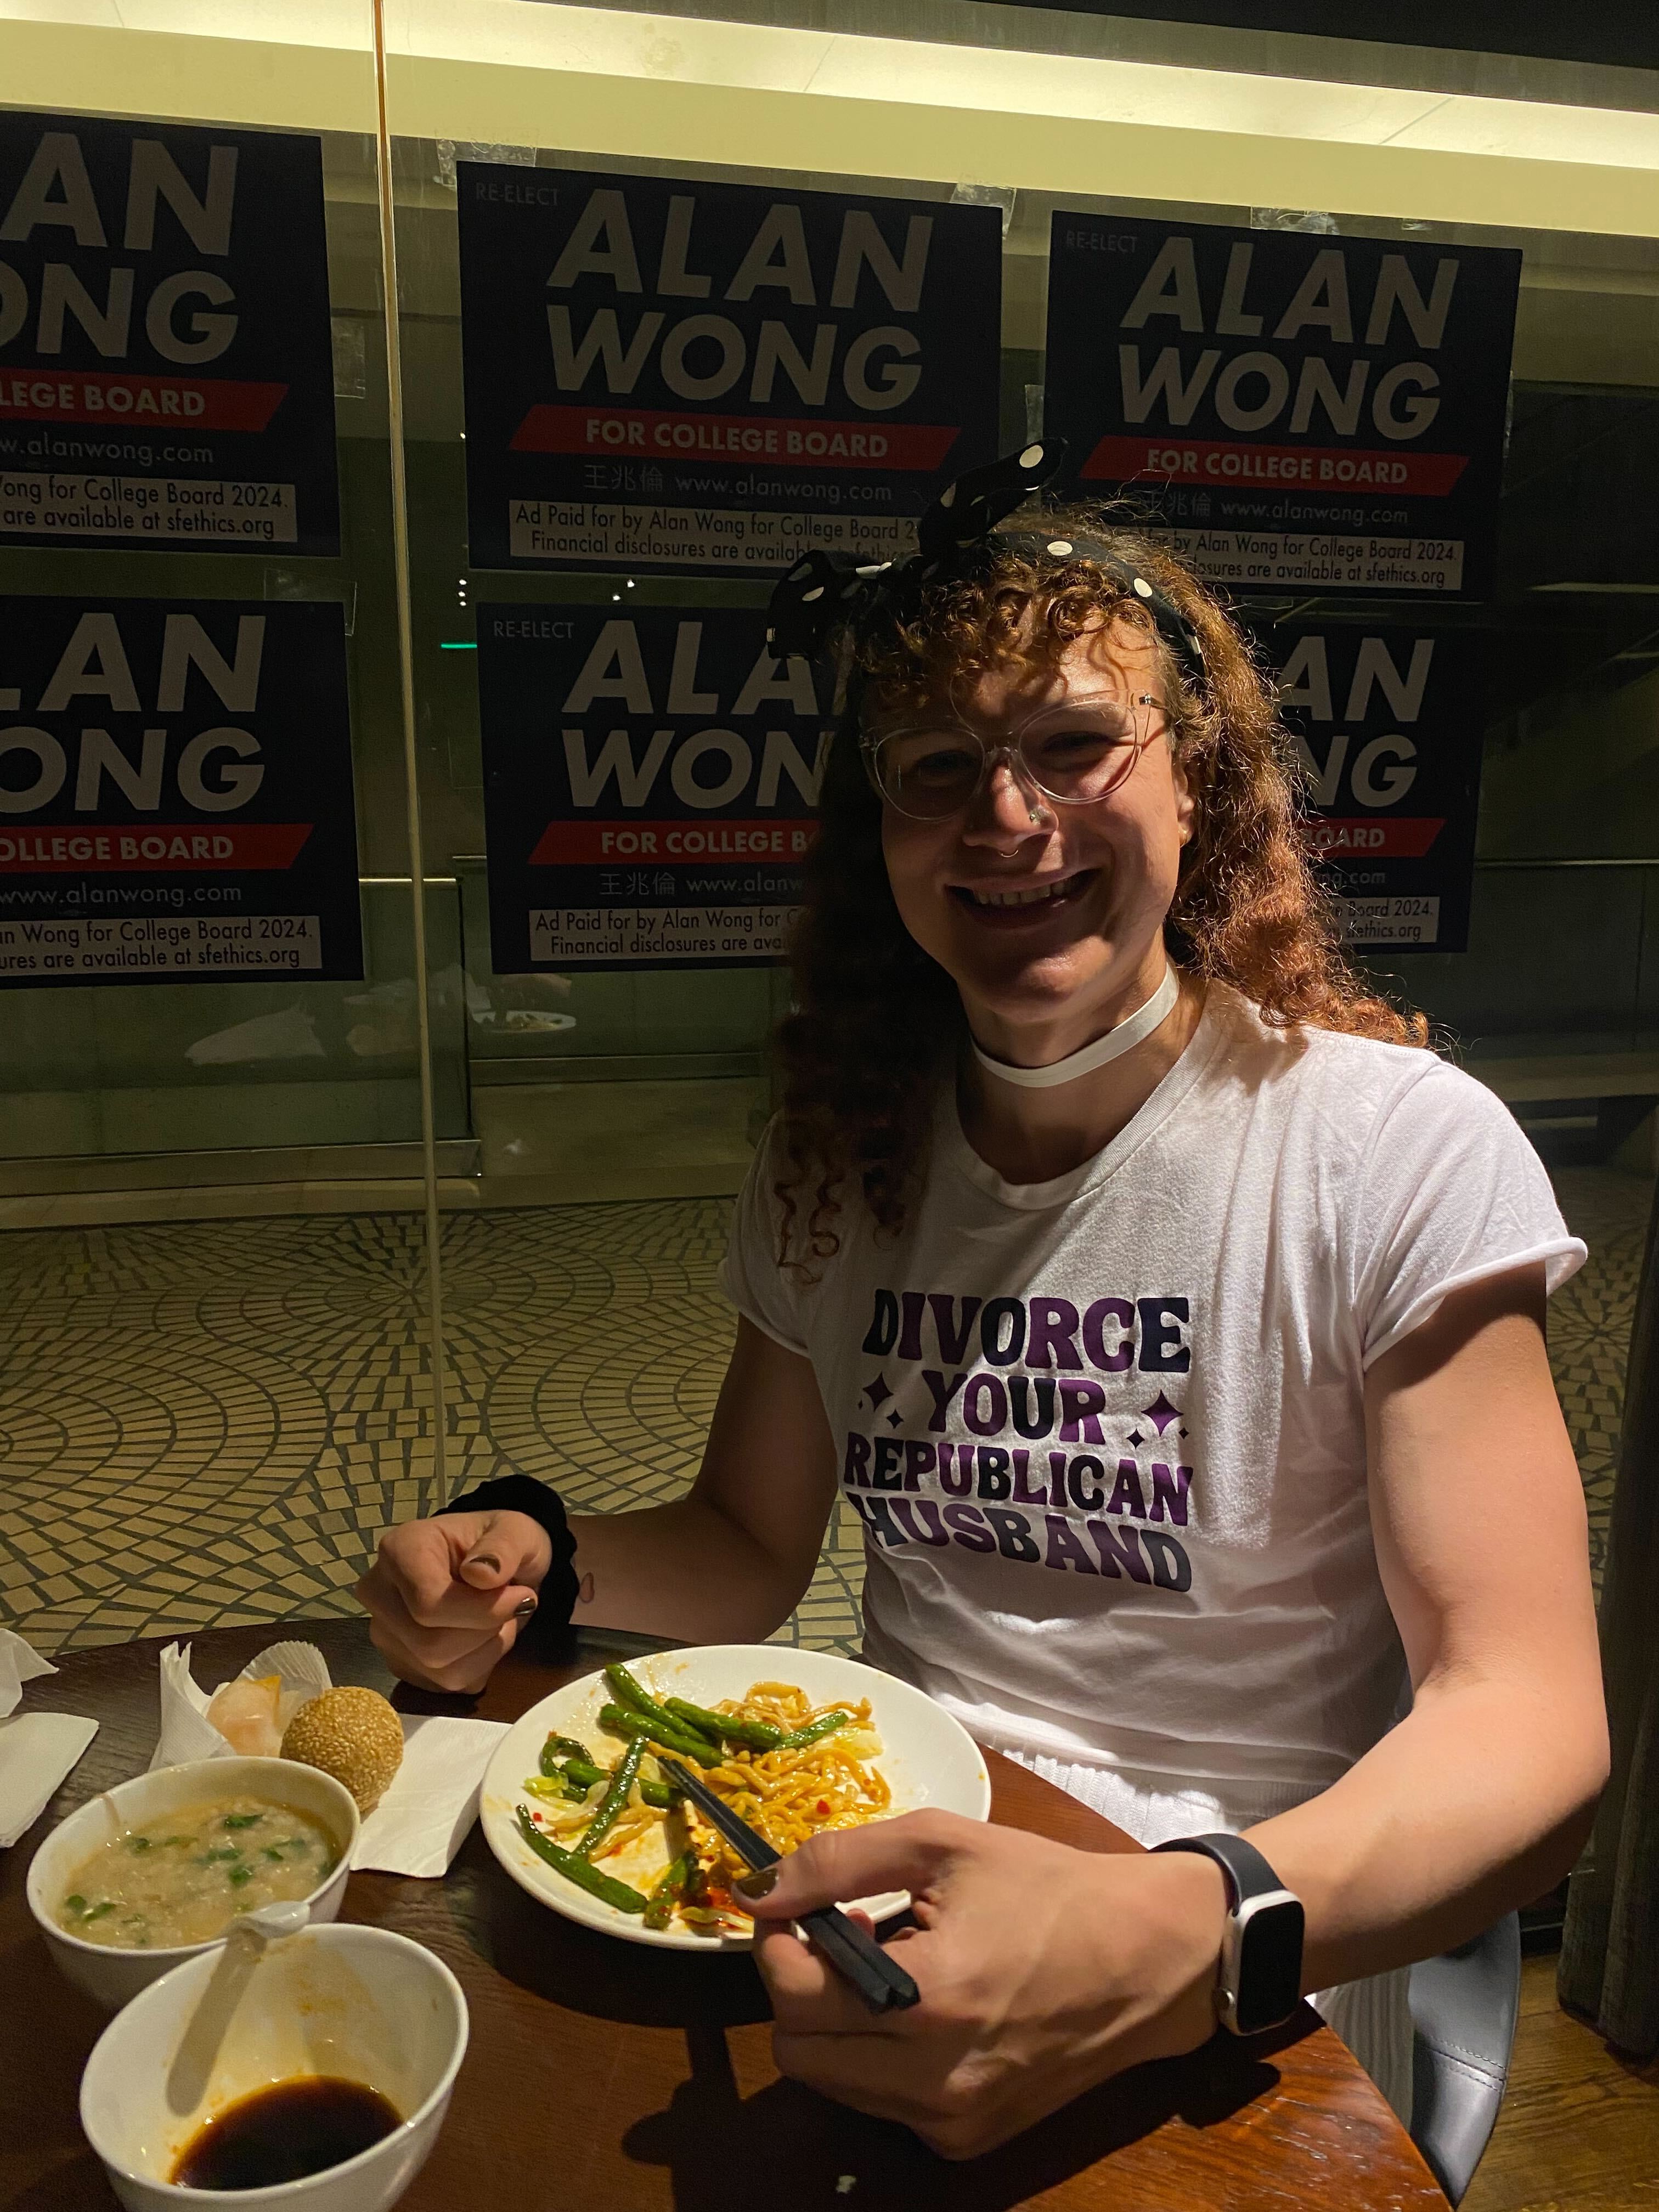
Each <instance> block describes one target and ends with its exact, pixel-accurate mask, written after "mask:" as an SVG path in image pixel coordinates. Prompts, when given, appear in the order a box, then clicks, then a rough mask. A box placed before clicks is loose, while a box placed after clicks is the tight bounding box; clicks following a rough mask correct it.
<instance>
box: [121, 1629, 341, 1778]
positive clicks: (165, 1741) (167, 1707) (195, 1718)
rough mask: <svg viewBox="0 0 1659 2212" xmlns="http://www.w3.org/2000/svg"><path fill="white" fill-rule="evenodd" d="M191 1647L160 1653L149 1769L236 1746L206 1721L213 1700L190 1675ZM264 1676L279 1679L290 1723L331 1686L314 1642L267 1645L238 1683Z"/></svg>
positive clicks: (219, 1755) (230, 1753)
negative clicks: (157, 1718) (157, 1728)
mask: <svg viewBox="0 0 1659 2212" xmlns="http://www.w3.org/2000/svg"><path fill="white" fill-rule="evenodd" d="M190 1652H191V1647H190V1645H189V1644H185V1648H184V1650H182V1651H181V1650H179V1646H178V1645H177V1644H168V1646H167V1650H165V1651H164V1652H163V1653H162V1654H161V1734H160V1735H159V1736H158V1737H157V1739H156V1744H155V1751H154V1752H153V1753H151V1755H150V1762H149V1764H150V1769H151V1771H154V1770H155V1768H156V1767H158V1766H182V1765H184V1763H185V1760H186V1759H230V1758H233V1757H234V1755H235V1747H234V1745H232V1744H229V1743H227V1742H226V1741H225V1739H224V1737H223V1736H222V1735H220V1733H219V1731H218V1729H216V1728H215V1727H214V1725H213V1723H212V1722H211V1721H210V1719H209V1718H208V1717H207V1711H208V1707H209V1705H211V1703H212V1702H213V1700H212V1699H211V1698H210V1696H209V1695H208V1694H207V1693H206V1692H204V1691H203V1690H201V1689H199V1688H198V1687H197V1682H196V1678H195V1676H194V1675H193V1674H191V1671H190ZM267 1674H280V1675H281V1676H282V1678H283V1688H282V1708H281V1710H282V1712H283V1720H284V1722H285V1723H286V1721H288V1720H291V1719H292V1718H293V1717H294V1715H295V1713H296V1712H297V1711H299V1709H300V1707H301V1705H304V1704H305V1703H306V1701H307V1699H310V1698H319V1697H320V1696H321V1695H322V1693H323V1692H324V1691H325V1690H326V1689H328V1688H329V1687H330V1686H331V1685H330V1681H329V1673H328V1662H327V1661H326V1660H325V1658H324V1656H323V1655H322V1653H321V1652H320V1651H319V1650H318V1649H317V1647H316V1645H315V1644H267V1645H266V1646H265V1648H264V1650H263V1651H261V1652H259V1653H258V1655H257V1656H255V1657H254V1658H252V1659H250V1660H249V1661H248V1662H247V1664H246V1667H244V1668H243V1669H242V1671H241V1674H240V1675H238V1676H237V1677H236V1679H237V1680H239V1681H248V1682H257V1681H259V1680H263V1678H264V1676H265V1675H267Z"/></svg>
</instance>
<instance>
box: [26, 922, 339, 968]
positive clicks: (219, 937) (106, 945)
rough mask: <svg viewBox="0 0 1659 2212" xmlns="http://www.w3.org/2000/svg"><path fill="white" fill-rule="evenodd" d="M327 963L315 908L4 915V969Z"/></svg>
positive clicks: (315, 965)
mask: <svg viewBox="0 0 1659 2212" xmlns="http://www.w3.org/2000/svg"><path fill="white" fill-rule="evenodd" d="M322 964H323V933H322V925H321V922H320V920H319V917H318V916H317V915H314V914H256V915H244V916H241V917H240V918H238V919H236V920H234V921H205V920H204V921H197V920H194V919H186V918H183V917H181V918H179V919H176V920H175V919H173V918H171V917H169V918H167V919H165V920H162V919H159V918H158V919H151V918H149V917H148V916H147V917H145V918H144V919H143V920H142V921H136V920H135V921H114V920H111V921H0V975H40V976H54V975H55V976H62V977H64V978H68V977H70V976H83V975H216V974H220V973H222V972H225V971H228V970H232V969H241V970H242V971H243V972H245V973H252V974H258V975H271V974H289V975H292V974H295V973H297V972H301V971H302V970H304V969H307V968H320V967H321V966H322Z"/></svg>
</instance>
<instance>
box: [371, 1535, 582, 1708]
mask: <svg viewBox="0 0 1659 2212" xmlns="http://www.w3.org/2000/svg"><path fill="white" fill-rule="evenodd" d="M552 1563H553V1547H552V1545H551V1543H550V1541H549V1540H548V1534H547V1531H546V1530H545V1529H544V1528H542V1527H541V1525H540V1524H539V1522H535V1521H532V1519H531V1517H530V1516H529V1515H528V1514H527V1513H503V1512H484V1513H444V1514H440V1515H439V1516H437V1517H436V1518H435V1519H434V1520H431V1521H404V1522H399V1523H398V1526H397V1527H396V1528H388V1529H387V1530H386V1533H385V1534H384V1535H383V1536H382V1537H381V1539H380V1551H379V1553H377V1555H376V1557H375V1560H374V1565H373V1566H372V1567H371V1568H370V1569H369V1571H368V1573H367V1574H366V1575H365V1576H364V1577H363V1578H362V1581H361V1582H360V1583H358V1585H357V1595H358V1596H359V1597H360V1598H361V1599H362V1601H363V1603H364V1604H365V1605H366V1606H367V1607H368V1613H369V1621H370V1626H369V1634H370V1636H371V1637H372V1638H373V1639H374V1646H375V1649H376V1650H379V1651H380V1652H381V1653H383V1654H384V1656H386V1659H387V1660H388V1661H389V1662H391V1664H392V1668H394V1669H395V1671H396V1672H397V1673H398V1675H399V1676H401V1678H402V1679H403V1680H404V1681H405V1682H411V1683H413V1684H414V1685H415V1686H416V1688H417V1689H422V1690H447V1691H449V1692H460V1693H469V1692H473V1691H477V1690H481V1689H483V1686H484V1684H485V1683H486V1682H487V1681H488V1680H489V1677H490V1674H491V1673H492V1672H493V1671H494V1668H495V1663H496V1662H497V1661H498V1660H499V1659H501V1658H503V1657H504V1656H506V1654H507V1652H509V1651H510V1650H512V1649H513V1644H514V1642H515V1640H516V1639H517V1637H518V1633H519V1631H520V1628H521V1627H523V1626H524V1625H525V1623H526V1621H527V1620H529V1619H530V1617H531V1615H532V1613H534V1612H535V1609H536V1593H537V1591H538V1589H539V1588H540V1586H541V1582H542V1578H543V1577H544V1575H545V1574H546V1572H547V1571H548V1569H549V1567H550V1565H552Z"/></svg>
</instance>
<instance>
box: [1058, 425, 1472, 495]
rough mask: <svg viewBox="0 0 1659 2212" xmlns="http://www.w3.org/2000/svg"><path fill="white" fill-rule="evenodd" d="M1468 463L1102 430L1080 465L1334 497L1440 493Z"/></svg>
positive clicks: (1110, 479)
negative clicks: (1102, 435) (1281, 487)
mask: <svg viewBox="0 0 1659 2212" xmlns="http://www.w3.org/2000/svg"><path fill="white" fill-rule="evenodd" d="M1467 467H1468V454H1467V453H1364V452H1356V451H1354V450H1353V449H1352V448H1350V447H1339V446H1249V445H1239V444H1235V443H1234V442H1233V441H1231V440H1227V439H1216V438H1182V437H1181V436H1179V435H1169V436H1164V437H1131V438H1126V437H1121V436H1116V435H1113V436H1109V437H1105V438H1103V439H1102V440H1101V441H1100V442H1099V444H1098V445H1097V447H1095V449H1094V451H1093V453H1091V454H1090V456H1089V458H1088V459H1087V460H1086V461H1085V463H1084V465H1083V474H1084V477H1085V479H1088V480H1091V481H1092V482H1095V483H1133V482H1140V481H1144V480H1146V479H1147V478H1156V479H1158V480H1161V481H1167V482H1169V483H1191V484H1212V485H1214V484H1220V485H1227V486H1229V487H1243V486H1246V485H1250V484H1261V485H1268V484H1293V485H1294V486H1295V487H1296V489H1297V490H1298V491H1303V492H1311V493H1314V494H1319V493H1324V494H1325V495H1327V496H1330V497H1334V496H1336V495H1339V494H1341V493H1345V492H1355V491H1366V492H1377V491H1381V492H1397V493H1399V494H1400V495H1401V496H1402V497H1405V496H1408V495H1409V496H1412V497H1415V498H1418V499H1444V498H1445V496H1446V495H1447V494H1448V493H1449V491H1451V489H1453V487H1454V486H1455V484H1456V483H1457V480H1458V478H1459V477H1461V476H1462V473H1463V471H1464V470H1465V469H1466V468H1467Z"/></svg>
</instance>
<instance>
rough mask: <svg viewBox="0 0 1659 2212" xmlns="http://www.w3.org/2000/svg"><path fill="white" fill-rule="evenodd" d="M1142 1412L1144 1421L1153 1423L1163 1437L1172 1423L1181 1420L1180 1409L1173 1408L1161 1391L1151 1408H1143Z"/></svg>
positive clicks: (1177, 1407)
mask: <svg viewBox="0 0 1659 2212" xmlns="http://www.w3.org/2000/svg"><path fill="white" fill-rule="evenodd" d="M1140 1410H1141V1413H1142V1416H1143V1417H1144V1419H1146V1420H1149V1421H1150V1422H1151V1423H1152V1426H1153V1427H1154V1428H1155V1429H1156V1430H1157V1431H1158V1434H1159V1436H1162V1435H1163V1433H1164V1430H1165V1429H1167V1428H1168V1427H1169V1425H1170V1422H1171V1421H1178V1420H1179V1419H1181V1408H1180V1407H1179V1406H1172V1405H1171V1404H1170V1401H1169V1400H1168V1399H1167V1398H1166V1397H1165V1396H1164V1393H1163V1392H1162V1391H1161V1390H1160V1391H1159V1392H1158V1395H1157V1397H1156V1398H1155V1399H1154V1400H1153V1401H1152V1404H1151V1405H1150V1406H1143V1407H1141V1409H1140Z"/></svg>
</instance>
